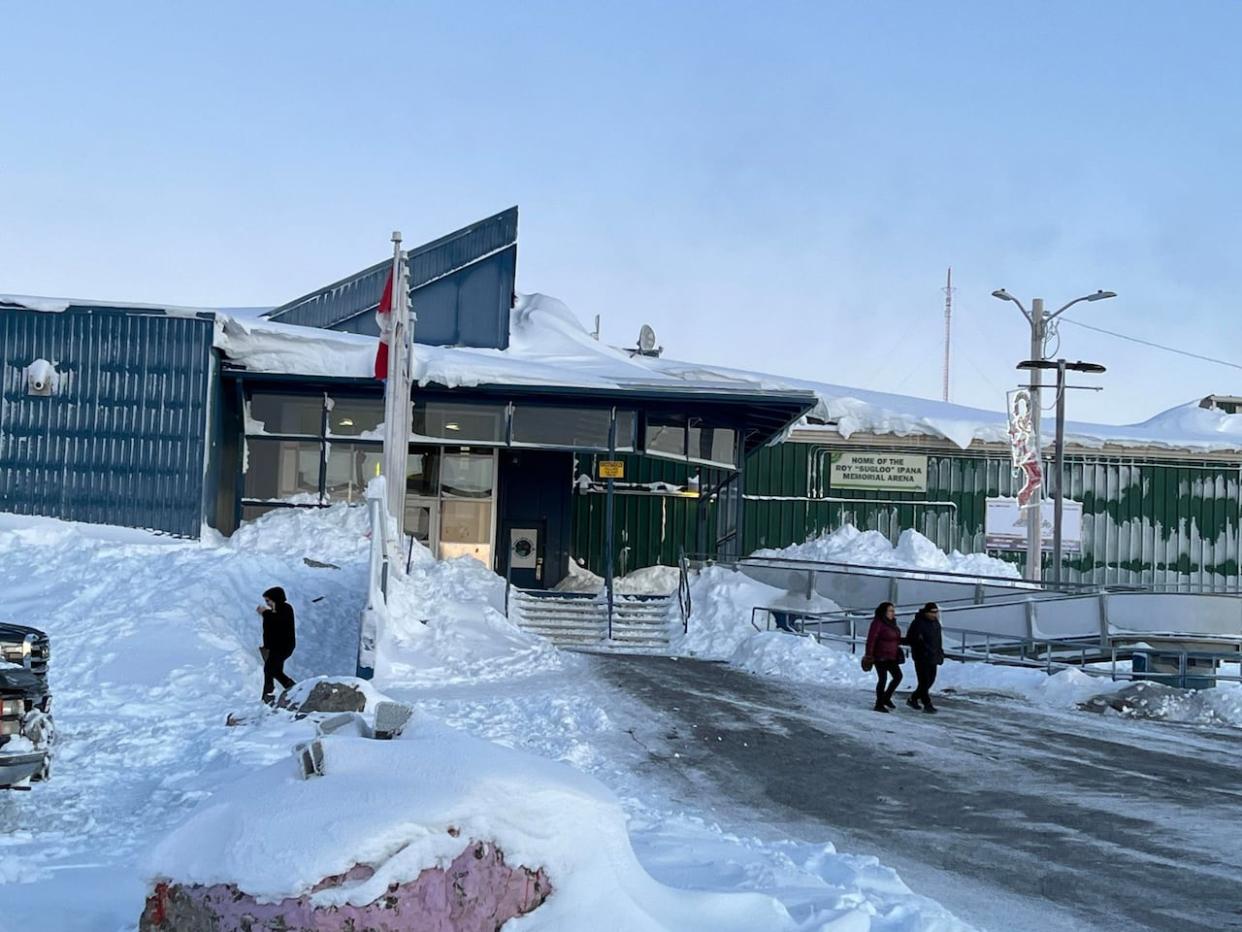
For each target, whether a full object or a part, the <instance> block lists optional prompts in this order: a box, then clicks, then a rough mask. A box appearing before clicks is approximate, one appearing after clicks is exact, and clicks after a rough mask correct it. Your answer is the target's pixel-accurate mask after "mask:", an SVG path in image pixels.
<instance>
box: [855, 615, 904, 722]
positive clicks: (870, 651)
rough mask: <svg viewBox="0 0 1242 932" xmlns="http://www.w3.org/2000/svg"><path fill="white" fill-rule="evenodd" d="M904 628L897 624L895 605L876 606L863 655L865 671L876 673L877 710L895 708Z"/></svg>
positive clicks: (902, 656) (884, 710)
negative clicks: (870, 670) (894, 702)
mask: <svg viewBox="0 0 1242 932" xmlns="http://www.w3.org/2000/svg"><path fill="white" fill-rule="evenodd" d="M901 641H902V637H901V628H900V627H899V626H898V624H897V609H896V607H895V606H894V605H893V603H892V602H881V603H880V604H879V605H878V606H876V610H875V616H874V617H873V618H872V619H871V627H870V628H869V629H868V631H867V648H866V651H865V652H864V653H863V669H864V670H866V669H874V670H875V676H876V681H875V710H876V711H877V712H889V711H891V710H893V709H895V708H896V706H895V705H893V693H895V692H896V691H897V687H898V686H899V685H900V684H901V665H902V663H904V662H905V659H906V655H905V652H904V651H903V650H902V649H901Z"/></svg>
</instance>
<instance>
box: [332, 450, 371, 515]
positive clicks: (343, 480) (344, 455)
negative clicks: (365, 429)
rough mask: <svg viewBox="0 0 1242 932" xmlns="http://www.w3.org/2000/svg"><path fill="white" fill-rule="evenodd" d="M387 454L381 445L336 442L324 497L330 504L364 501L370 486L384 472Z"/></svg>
mask: <svg viewBox="0 0 1242 932" xmlns="http://www.w3.org/2000/svg"><path fill="white" fill-rule="evenodd" d="M383 459H384V451H383V448H382V447H381V446H380V444H378V443H340V442H337V443H333V444H331V445H330V446H329V447H328V463H327V469H326V471H325V473H324V497H325V499H326V500H327V501H329V502H351V503H352V502H361V501H362V500H363V499H364V498H365V497H366V494H365V493H366V490H367V483H369V482H370V481H371V480H372V479H374V478H375V477H376V476H378V475H379V473H380V467H381V464H382V463H383Z"/></svg>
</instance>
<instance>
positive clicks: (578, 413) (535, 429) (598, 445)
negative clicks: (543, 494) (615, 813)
mask: <svg viewBox="0 0 1242 932" xmlns="http://www.w3.org/2000/svg"><path fill="white" fill-rule="evenodd" d="M611 422H612V411H611V410H610V409H608V408H567V407H561V406H555V407H544V406H541V405H518V406H516V407H515V408H514V409H513V442H514V443H530V444H538V445H539V446H545V447H569V448H574V449H579V450H607V449H608V428H609V426H610V424H611Z"/></svg>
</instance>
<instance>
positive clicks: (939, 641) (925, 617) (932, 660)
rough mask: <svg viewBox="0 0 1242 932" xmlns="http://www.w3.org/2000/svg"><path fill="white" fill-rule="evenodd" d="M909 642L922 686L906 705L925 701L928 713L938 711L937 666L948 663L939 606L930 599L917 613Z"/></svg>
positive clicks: (924, 707) (908, 637)
mask: <svg viewBox="0 0 1242 932" xmlns="http://www.w3.org/2000/svg"><path fill="white" fill-rule="evenodd" d="M906 643H907V644H909V645H910V656H911V657H912V658H913V659H914V674H915V676H917V677H918V680H919V685H918V688H917V689H916V690H915V691H914V692H912V693H911V694H910V698H909V699H907V700H906V704H907V705H908V706H910V708H912V709H917V708H919V705H920V703H922V709H923V711H924V712H935V711H936V707H935V706H934V705H932V700H931V688H932V686H933V685H934V684H935V682H936V671H937V669H939V667H940V665H941V664H942V663H944V637H943V632H942V631H941V629H940V606H939V605H937V604H936V603H935V602H928V603H927V604H926V605H924V606H923V607H922V608H921V609H919V610H918V612H916V613H915V615H914V620H913V621H912V622H910V627H909V628H908V629H907V630H906Z"/></svg>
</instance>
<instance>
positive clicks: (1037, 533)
mask: <svg viewBox="0 0 1242 932" xmlns="http://www.w3.org/2000/svg"><path fill="white" fill-rule="evenodd" d="M992 297H994V298H998V299H999V300H1001V301H1012V302H1013V303H1014V304H1016V305H1017V306H1018V310H1020V311H1021V312H1022V316H1023V317H1025V318H1026V320H1027V323H1029V324H1030V325H1031V356H1030V358H1031V360H1033V361H1040V362H1042V361H1044V360H1045V359H1046V358H1047V357H1046V356H1045V355H1044V343H1045V341H1046V339H1047V334H1048V324H1050V323H1051V322H1052V321H1054V320H1056V319H1057V318H1058V317H1060V316H1061V315H1062V314H1064V313H1065V312H1066V311H1068V310H1069V309H1070V308H1071V307H1073V306H1074V305H1075V304H1078V303H1079V302H1080V301H1102V300H1104V299H1105V298H1115V297H1117V293H1116V292H1113V291H1097V292H1095V293H1094V294H1088V295H1083V296H1082V297H1081V298H1075V299H1074V300H1073V301H1070V302H1069V303H1068V304H1064V305H1062V306H1061V307H1060V308H1059V309H1058V310H1056V311H1054V312H1053V313H1051V314H1049V313H1048V312H1046V311H1045V310H1044V299H1043V298H1034V299H1032V301H1031V309H1030V310H1029V311H1028V310H1027V309H1026V308H1025V307H1023V305H1022V302H1021V301H1019V300H1018V299H1017V298H1015V297H1014V296H1013V295H1011V294H1010V293H1009V292H1008V291H1006V290H1005V289H1004V288H997V289H996V290H995V291H993V292H992ZM1048 368H1051V367H1048ZM1041 382H1042V379H1041V376H1040V372H1039V370H1038V369H1036V370H1035V371H1033V372H1032V373H1031V432H1032V433H1033V434H1034V439H1035V449H1036V450H1037V451H1038V452H1039V456H1040V462H1041V464H1042V462H1043V450H1042V446H1041V443H1040V433H1039V422H1040V414H1041V410H1040V402H1039V389H1040V384H1041ZM1042 521H1043V517H1042V514H1041V511H1040V506H1039V504H1038V503H1036V504H1035V506H1034V507H1032V508H1031V509H1030V510H1029V511H1028V513H1027V517H1026V578H1027V579H1032V580H1035V581H1037V582H1038V581H1039V579H1040V578H1041V576H1042V573H1041V572H1040V563H1041V561H1042V559H1043V558H1042V556H1041V545H1042V536H1043V534H1042V531H1043V528H1042V524H1041V522H1042Z"/></svg>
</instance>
